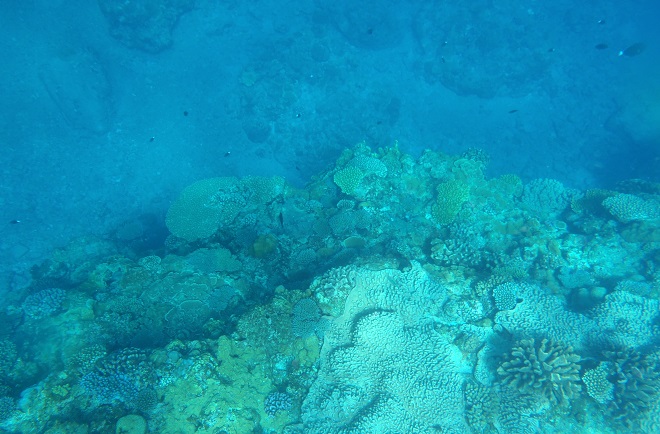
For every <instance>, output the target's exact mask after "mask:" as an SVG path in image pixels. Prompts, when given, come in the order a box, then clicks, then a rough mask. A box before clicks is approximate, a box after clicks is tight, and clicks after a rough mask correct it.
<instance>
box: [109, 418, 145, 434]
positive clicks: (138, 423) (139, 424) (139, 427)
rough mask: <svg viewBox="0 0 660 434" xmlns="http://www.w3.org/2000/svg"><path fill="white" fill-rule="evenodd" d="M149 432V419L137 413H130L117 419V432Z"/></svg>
mask: <svg viewBox="0 0 660 434" xmlns="http://www.w3.org/2000/svg"><path fill="white" fill-rule="evenodd" d="M146 432H147V421H146V420H144V418H143V417H142V416H140V415H137V414H129V415H128V416H124V417H122V418H121V419H119V420H118V421H117V425H116V426H115V433H116V434H144V433H146Z"/></svg>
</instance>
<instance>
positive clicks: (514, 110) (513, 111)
mask: <svg viewBox="0 0 660 434" xmlns="http://www.w3.org/2000/svg"><path fill="white" fill-rule="evenodd" d="M517 111H518V109H513V110H509V113H515V112H517Z"/></svg>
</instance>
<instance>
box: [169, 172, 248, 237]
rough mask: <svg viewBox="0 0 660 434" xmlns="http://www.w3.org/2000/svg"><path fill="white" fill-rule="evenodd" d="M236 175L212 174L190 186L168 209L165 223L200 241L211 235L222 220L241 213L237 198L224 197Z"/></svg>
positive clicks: (182, 234) (174, 231)
mask: <svg viewBox="0 0 660 434" xmlns="http://www.w3.org/2000/svg"><path fill="white" fill-rule="evenodd" d="M237 181H238V180H237V179H236V178H210V179H203V180H201V181H197V182H195V183H194V184H192V185H189V186H188V187H186V188H185V189H184V190H183V191H182V192H181V195H180V196H179V198H178V199H177V200H176V201H175V202H174V203H173V204H172V206H170V209H169V210H168V211H167V217H166V219H165V224H166V225H167V228H168V229H169V230H170V232H172V234H174V235H175V236H177V237H179V238H183V239H184V240H186V241H196V240H200V239H203V238H208V237H210V236H211V235H213V234H214V233H215V231H217V230H218V227H219V225H220V223H221V222H223V221H224V222H226V221H230V220H232V215H233V217H235V216H236V215H235V213H238V210H239V209H240V208H238V209H237V207H236V206H232V204H233V203H234V202H236V201H235V200H221V198H220V193H221V192H222V191H223V190H228V189H231V187H233V186H234V185H235V184H236V183H237Z"/></svg>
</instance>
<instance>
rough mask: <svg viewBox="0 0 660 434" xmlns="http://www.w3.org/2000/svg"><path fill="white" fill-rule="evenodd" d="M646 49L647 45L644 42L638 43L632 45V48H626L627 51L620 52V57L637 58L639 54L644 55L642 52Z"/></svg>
mask: <svg viewBox="0 0 660 434" xmlns="http://www.w3.org/2000/svg"><path fill="white" fill-rule="evenodd" d="M645 49H646V44H644V43H643V42H637V43H635V44H632V45H631V46H630V47H628V48H626V49H625V50H621V51H619V56H628V57H633V56H637V55H638V54H642V52H643V51H644V50H645Z"/></svg>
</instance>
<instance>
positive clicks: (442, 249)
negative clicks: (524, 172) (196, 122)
mask: <svg viewBox="0 0 660 434" xmlns="http://www.w3.org/2000/svg"><path fill="white" fill-rule="evenodd" d="M244 79H245V80H248V79H249V77H244ZM255 80H257V82H258V79H255ZM254 85H256V83H255V84H254ZM487 162H488V158H487V156H486V155H484V154H483V153H482V152H479V151H476V150H472V151H469V152H466V153H464V154H463V155H460V156H449V155H445V154H442V153H440V152H436V151H430V150H427V151H425V152H424V153H422V155H421V156H419V158H417V159H415V158H413V157H412V156H410V155H405V154H403V153H402V152H401V151H400V150H399V149H398V148H397V147H396V146H394V147H391V148H381V149H378V150H377V151H372V150H371V149H370V148H368V147H367V146H366V145H365V144H364V143H361V144H359V145H358V146H356V147H354V148H351V149H346V150H344V152H343V153H342V155H341V156H340V158H339V159H338V161H337V163H336V165H335V166H334V167H333V168H330V169H328V170H326V171H324V172H323V173H321V174H319V176H317V177H315V178H314V179H313V180H312V182H311V183H310V184H309V185H307V186H306V187H305V188H304V189H300V190H298V189H295V188H293V187H291V186H290V185H289V184H288V183H287V182H286V181H285V180H284V179H282V178H280V177H270V178H266V177H259V176H251V177H246V178H240V179H239V178H211V179H206V180H202V181H198V182H196V183H194V184H192V185H190V186H188V187H187V188H185V189H184V190H183V192H182V193H181V195H180V196H179V197H178V198H177V199H176V200H175V201H174V202H173V204H172V205H171V207H170V209H169V211H168V213H167V217H166V224H167V226H168V228H169V229H170V232H171V236H169V237H168V238H167V240H166V241H165V242H164V244H163V245H162V246H159V247H158V248H155V249H154V250H149V251H139V252H138V251H136V252H132V251H131V250H130V249H131V247H130V246H129V244H127V243H129V241H130V238H132V237H131V236H129V235H130V233H131V230H130V228H126V227H125V228H123V229H121V230H122V234H123V235H122V236H121V237H120V236H118V232H119V230H118V231H117V234H115V235H116V236H113V237H112V240H101V239H95V238H93V237H86V238H83V239H80V240H76V241H74V242H72V243H70V244H69V245H68V246H66V247H65V248H63V249H60V250H58V251H57V252H55V253H54V254H53V256H52V258H51V259H50V260H48V261H46V262H44V263H42V264H40V265H38V266H36V267H34V268H33V270H32V280H31V281H27V282H26V283H25V286H24V287H22V288H17V290H16V291H15V292H14V293H11V294H10V297H9V298H8V300H7V301H6V304H7V307H6V309H5V310H4V311H3V312H2V315H3V318H2V321H0V322H1V323H2V331H3V333H4V335H3V336H4V337H3V339H1V340H0V354H1V355H0V416H1V418H0V419H2V420H0V429H3V430H6V431H9V432H65V431H66V432H113V431H115V430H116V429H119V427H121V429H129V428H128V425H131V426H133V427H135V429H136V430H138V431H140V432H142V431H144V428H143V427H144V424H143V423H142V422H144V423H145V424H146V429H147V431H149V432H161V433H166V434H170V433H171V434H174V433H182V432H185V433H187V432H198V433H202V434H203V433H213V432H233V433H244V432H288V433H294V432H305V433H308V432H309V433H342V432H348V431H352V432H386V431H391V432H437V431H442V432H447V433H458V432H471V431H472V432H482V433H494V432H507V433H508V432H510V433H536V432H576V433H577V432H579V430H578V428H575V427H580V428H582V427H587V429H590V428H591V427H592V426H599V427H603V426H605V425H608V426H609V427H610V428H611V430H612V432H615V431H616V430H617V429H618V430H619V431H620V430H622V429H627V430H631V431H632V432H653V430H654V429H656V427H657V426H660V420H659V419H658V416H657V414H660V403H659V401H660V400H659V395H660V393H659V390H660V389H659V388H660V368H659V366H660V363H659V362H658V358H659V355H658V353H657V351H655V349H656V347H657V344H658V342H660V327H659V326H660V322H659V321H660V317H659V314H658V312H660V304H659V303H660V302H659V301H658V295H659V294H660V285H659V282H660V277H659V276H660V272H659V271H658V267H657V265H656V264H657V262H658V259H659V258H660V243H658V242H656V241H657V240H656V236H657V234H660V229H658V227H657V224H658V221H657V219H655V218H648V217H650V214H648V213H647V214H644V215H642V214H640V212H639V207H636V206H631V207H630V208H625V206H624V205H625V203H627V202H628V201H629V202H630V203H631V204H633V205H635V204H637V205H639V204H640V203H641V202H640V200H641V201H643V203H644V204H645V205H644V207H646V206H647V205H648V204H653V203H657V201H658V192H659V191H660V190H657V189H654V187H653V186H649V185H647V184H644V183H639V182H630V183H626V184H622V185H621V186H619V187H617V188H618V190H617V191H614V190H612V191H610V190H589V191H587V192H585V193H579V192H576V191H573V190H571V189H569V188H566V187H565V186H563V185H562V184H561V183H559V182H557V181H554V180H549V179H539V180H533V181H531V182H529V183H527V184H526V185H525V184H523V182H522V181H521V179H520V178H519V177H517V176H515V175H504V176H500V177H498V178H493V179H489V178H487V177H486V176H485V175H484V173H486V171H485V169H486V164H487ZM629 196H633V197H635V198H637V199H630V198H629ZM626 210H628V211H626ZM630 210H632V211H631V212H629V211H630ZM635 210H637V211H635ZM633 211H634V212H633ZM632 216H638V217H639V216H642V217H644V218H643V219H636V218H632ZM512 347H513V348H512ZM502 354H505V356H504V357H502ZM583 386H584V387H583ZM132 416H135V417H132ZM119 421H122V422H121V423H120V422H119ZM130 429H133V428H130ZM599 429H600V428H599ZM608 429H609V428H608ZM58 430H59V431H58ZM604 432H609V431H604Z"/></svg>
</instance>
